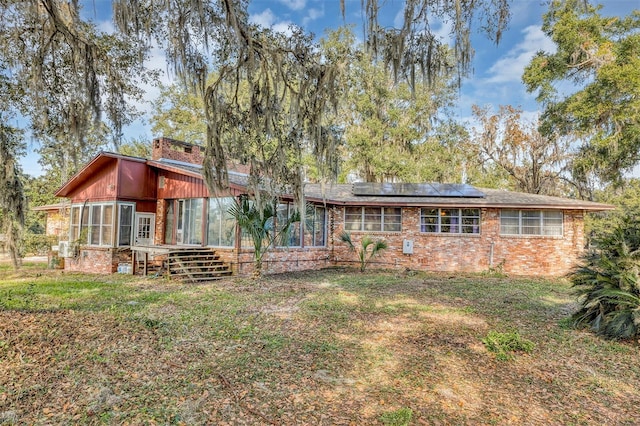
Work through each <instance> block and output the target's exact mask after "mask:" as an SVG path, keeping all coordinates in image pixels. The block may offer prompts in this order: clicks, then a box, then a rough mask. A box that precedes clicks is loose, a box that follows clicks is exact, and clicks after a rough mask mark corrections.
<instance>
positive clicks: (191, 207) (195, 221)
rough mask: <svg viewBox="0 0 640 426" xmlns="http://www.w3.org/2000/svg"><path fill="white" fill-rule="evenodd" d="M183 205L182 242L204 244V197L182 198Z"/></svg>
mask: <svg viewBox="0 0 640 426" xmlns="http://www.w3.org/2000/svg"><path fill="white" fill-rule="evenodd" d="M180 205H181V207H182V210H183V211H182V212H181V213H182V215H181V216H182V241H181V242H182V243H183V244H202V213H203V212H202V210H203V208H204V207H203V206H204V199H203V198H190V199H188V200H181V203H180Z"/></svg>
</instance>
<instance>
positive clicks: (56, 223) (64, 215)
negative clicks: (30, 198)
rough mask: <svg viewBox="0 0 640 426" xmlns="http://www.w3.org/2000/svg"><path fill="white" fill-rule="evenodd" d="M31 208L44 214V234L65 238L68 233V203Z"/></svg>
mask: <svg viewBox="0 0 640 426" xmlns="http://www.w3.org/2000/svg"><path fill="white" fill-rule="evenodd" d="M32 210H33V211H37V212H43V213H44V214H45V231H44V234H45V235H51V236H55V237H59V238H60V239H63V240H64V239H66V237H67V234H68V233H69V203H67V202H63V203H56V204H46V205H44V206H36V207H33V208H32Z"/></svg>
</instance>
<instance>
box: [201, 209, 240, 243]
mask: <svg viewBox="0 0 640 426" xmlns="http://www.w3.org/2000/svg"><path fill="white" fill-rule="evenodd" d="M219 200H220V201H219ZM233 200H234V197H220V198H209V199H208V200H207V212H206V213H207V226H206V237H207V246H209V247H220V248H230V247H235V245H236V228H237V223H236V222H235V220H234V230H233V236H232V237H231V244H227V245H222V244H220V242H221V237H222V230H223V228H224V227H223V224H224V223H225V221H226V220H227V219H229V218H233V216H232V215H231V214H230V213H229V207H230V206H231V205H233ZM212 205H213V206H220V207H225V206H228V207H227V208H226V209H224V208H223V209H222V210H218V209H216V211H217V212H218V213H219V214H218V216H217V217H216V221H215V223H212V222H211V211H212V210H211V207H212ZM211 226H215V227H216V228H217V230H218V241H214V242H212V241H210V240H209V230H210V227H211Z"/></svg>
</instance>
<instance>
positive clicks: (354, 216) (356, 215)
mask: <svg viewBox="0 0 640 426" xmlns="http://www.w3.org/2000/svg"><path fill="white" fill-rule="evenodd" d="M344 229H345V231H361V230H362V207H347V208H346V209H345V210H344Z"/></svg>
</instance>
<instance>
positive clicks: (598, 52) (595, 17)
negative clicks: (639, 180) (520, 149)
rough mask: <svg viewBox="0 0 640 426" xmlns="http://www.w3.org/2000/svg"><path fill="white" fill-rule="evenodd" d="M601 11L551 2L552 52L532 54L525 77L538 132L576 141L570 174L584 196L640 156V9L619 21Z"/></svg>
mask: <svg viewBox="0 0 640 426" xmlns="http://www.w3.org/2000/svg"><path fill="white" fill-rule="evenodd" d="M600 9H601V7H593V6H591V5H590V4H589V3H588V2H586V1H583V0H563V1H559V0H554V1H552V2H551V4H550V7H549V11H548V12H547V13H546V14H545V15H544V20H543V31H544V32H545V33H546V34H547V35H548V36H549V37H551V38H552V40H553V41H554V43H555V45H556V47H557V50H556V52H555V53H550V52H538V53H537V54H536V55H535V56H534V58H533V59H532V60H531V62H530V63H529V65H528V66H527V67H526V69H525V72H524V75H523V81H524V83H525V84H526V86H527V90H528V91H529V92H535V91H537V93H538V95H537V98H538V100H539V101H540V102H542V104H543V106H544V113H543V115H542V125H541V128H540V130H541V133H542V134H543V135H544V136H546V137H549V136H551V135H555V134H558V135H563V136H564V135H571V136H573V137H575V138H576V139H578V140H580V141H581V146H580V147H579V151H578V153H577V156H576V158H575V160H574V161H573V163H572V172H573V176H574V179H575V180H576V181H577V182H579V183H580V184H581V187H580V190H581V193H582V194H583V195H584V196H589V197H591V195H592V194H591V192H592V190H593V187H594V184H595V183H597V182H598V181H604V182H607V181H616V180H619V179H620V177H621V176H622V175H623V173H624V172H627V171H630V170H631V168H633V166H635V165H636V164H637V163H638V161H639V160H640V154H639V152H640V114H638V113H637V111H639V110H640V31H639V30H640V11H638V10H636V11H635V12H633V13H632V14H631V15H630V16H628V17H626V18H624V19H619V18H611V17H605V16H601V15H600V13H599V11H600ZM567 87H572V88H573V87H574V88H575V90H573V91H572V93H567ZM560 88H562V90H561V89H560Z"/></svg>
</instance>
